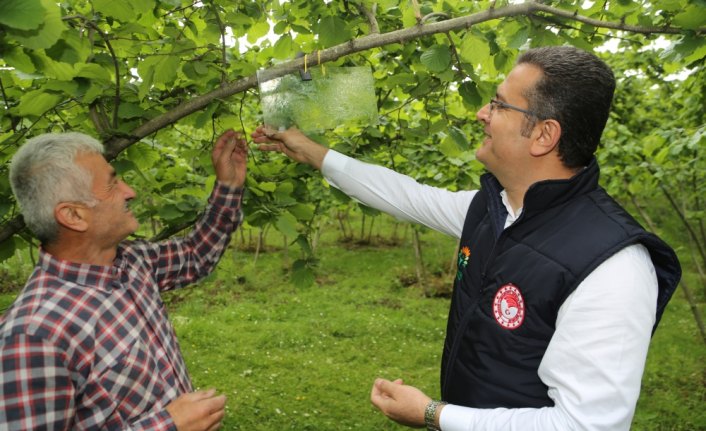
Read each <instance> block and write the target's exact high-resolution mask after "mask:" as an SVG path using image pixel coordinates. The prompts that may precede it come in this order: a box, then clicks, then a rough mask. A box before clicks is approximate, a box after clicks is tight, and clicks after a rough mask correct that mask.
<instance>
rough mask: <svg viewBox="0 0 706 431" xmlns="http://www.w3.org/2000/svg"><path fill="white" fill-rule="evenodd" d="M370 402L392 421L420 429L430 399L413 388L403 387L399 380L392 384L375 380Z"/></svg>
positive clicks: (383, 380)
mask: <svg viewBox="0 0 706 431" xmlns="http://www.w3.org/2000/svg"><path fill="white" fill-rule="evenodd" d="M370 401H371V402H372V403H373V405H374V406H375V407H377V408H378V409H380V411H381V412H383V413H384V414H385V416H387V417H388V418H390V419H392V420H393V421H395V422H397V423H399V424H402V425H406V426H408V427H414V428H421V427H423V426H424V410H425V409H426V406H427V404H429V401H431V398H429V397H428V396H426V395H425V394H424V393H423V392H422V391H420V390H419V389H417V388H415V387H413V386H408V385H404V384H403V383H402V380H401V379H397V380H395V381H394V382H391V381H389V380H385V379H376V380H375V383H374V384H373V390H372V391H371V393H370Z"/></svg>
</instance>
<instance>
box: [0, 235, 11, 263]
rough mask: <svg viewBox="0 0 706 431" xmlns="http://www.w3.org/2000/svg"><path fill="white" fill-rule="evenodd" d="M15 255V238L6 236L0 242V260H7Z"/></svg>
mask: <svg viewBox="0 0 706 431" xmlns="http://www.w3.org/2000/svg"><path fill="white" fill-rule="evenodd" d="M14 255H15V239H14V238H8V239H7V240H5V241H3V242H0V262H2V261H4V260H7V259H9V258H11V257H12V256H14Z"/></svg>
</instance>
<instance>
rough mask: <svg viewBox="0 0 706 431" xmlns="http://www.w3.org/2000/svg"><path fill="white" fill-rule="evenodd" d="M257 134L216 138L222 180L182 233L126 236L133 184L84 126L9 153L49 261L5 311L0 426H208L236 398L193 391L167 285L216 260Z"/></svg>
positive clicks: (0, 322)
mask: <svg viewBox="0 0 706 431" xmlns="http://www.w3.org/2000/svg"><path fill="white" fill-rule="evenodd" d="M246 159H247V147H246V143H245V141H244V140H243V139H240V137H239V136H238V135H237V134H236V133H235V132H234V131H232V130H229V131H227V132H225V133H224V134H223V135H221V137H220V138H219V139H218V140H217V142H216V144H215V145H214V148H213V151H212V154H211V161H212V163H213V167H214V170H215V174H216V184H215V187H214V190H213V192H212V193H211V196H210V198H209V204H208V206H207V207H206V210H205V211H204V214H203V215H202V216H201V217H200V218H199V220H198V221H197V222H196V224H195V227H194V230H193V231H192V232H191V233H190V234H189V235H187V236H185V237H184V238H175V239H171V240H166V241H162V242H158V243H151V242H146V241H125V239H126V238H127V237H128V236H129V235H131V234H132V233H134V232H135V231H136V230H137V228H138V222H137V219H136V218H135V216H134V214H133V213H132V210H131V209H130V202H131V201H132V199H134V198H135V192H134V191H133V190H132V189H131V188H130V187H129V186H128V185H127V184H125V182H123V181H122V180H121V179H120V177H118V176H117V174H116V172H115V169H113V168H112V167H111V166H110V165H109V164H108V162H107V161H106V160H105V158H103V145H102V144H101V143H100V142H98V141H96V140H95V139H93V138H91V137H90V136H87V135H84V134H82V133H51V134H44V135H40V136H37V137H34V138H32V139H30V140H28V141H27V142H26V143H25V144H24V145H22V147H20V149H19V150H18V151H17V153H15V156H14V157H13V158H12V163H11V164H10V181H11V184H12V190H13V192H14V193H15V196H16V197H17V202H18V203H19V204H20V206H21V208H22V214H23V216H24V219H25V222H26V223H27V226H28V227H29V228H30V229H31V230H32V232H33V233H34V234H35V235H36V236H37V238H38V239H39V240H40V242H41V245H42V247H41V250H40V252H39V262H38V264H37V266H36V268H35V270H34V272H33V273H32V275H31V276H30V278H29V280H28V281H27V284H26V285H25V287H24V289H23V290H22V291H21V292H20V293H19V295H18V297H17V299H16V300H15V302H14V303H13V304H12V306H11V307H10V308H9V309H8V310H7V311H6V312H5V313H4V315H3V316H2V317H1V318H0V387H2V392H0V429H2V430H18V431H19V430H69V429H71V430H89V429H90V430H98V429H106V430H163V431H172V430H178V431H185V430H190V431H200V430H204V431H205V430H215V429H218V428H219V427H220V423H221V420H222V418H223V416H224V414H225V402H226V400H225V397H224V396H222V395H218V394H216V393H215V391H214V390H212V389H211V390H205V391H194V389H193V387H192V384H191V380H190V379H189V375H188V373H187V370H186V364H185V363H184V358H183V357H182V355H181V351H180V349H179V344H178V342H177V339H176V334H175V333H174V328H173V327H172V325H171V324H170V323H169V320H168V318H167V311H166V309H165V307H164V304H163V303H162V300H161V297H160V292H161V291H164V290H169V289H175V288H180V287H183V286H185V285H187V284H189V283H192V282H194V281H196V280H198V279H199V278H202V277H204V276H206V275H207V274H208V273H209V272H210V271H211V270H212V269H213V268H215V266H216V264H217V263H218V260H219V259H220V257H221V255H222V254H223V251H224V250H225V248H226V246H227V245H228V242H229V241H230V238H231V235H232V233H233V231H235V229H236V228H237V227H238V226H239V224H240V222H241V220H242V213H241V210H240V204H241V198H242V193H243V188H242V187H243V184H244V182H245V174H246Z"/></svg>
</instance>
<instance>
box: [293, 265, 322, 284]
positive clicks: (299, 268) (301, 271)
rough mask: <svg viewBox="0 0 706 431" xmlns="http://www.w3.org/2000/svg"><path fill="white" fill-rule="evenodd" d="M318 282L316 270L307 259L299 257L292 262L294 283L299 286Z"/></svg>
mask: <svg viewBox="0 0 706 431" xmlns="http://www.w3.org/2000/svg"><path fill="white" fill-rule="evenodd" d="M315 282H316V277H315V276H314V270H313V269H312V268H310V267H309V265H308V264H307V262H306V261H305V260H302V259H299V260H296V261H295V262H294V263H293V264H292V283H294V285H295V286H297V287H308V286H311V285H312V284H314V283H315Z"/></svg>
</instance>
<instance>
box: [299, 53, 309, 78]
mask: <svg viewBox="0 0 706 431" xmlns="http://www.w3.org/2000/svg"><path fill="white" fill-rule="evenodd" d="M302 57H304V69H299V76H301V78H302V81H311V72H309V71H308V70H307V65H306V63H307V61H306V54H304V53H303V52H298V53H297V56H296V58H302Z"/></svg>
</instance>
